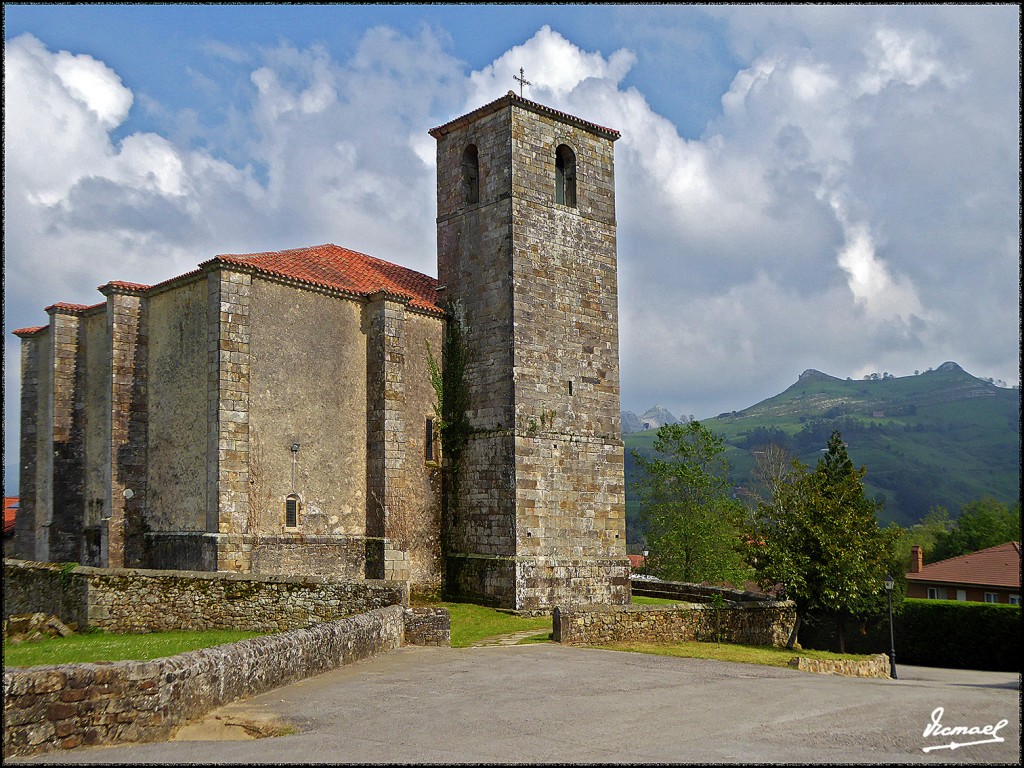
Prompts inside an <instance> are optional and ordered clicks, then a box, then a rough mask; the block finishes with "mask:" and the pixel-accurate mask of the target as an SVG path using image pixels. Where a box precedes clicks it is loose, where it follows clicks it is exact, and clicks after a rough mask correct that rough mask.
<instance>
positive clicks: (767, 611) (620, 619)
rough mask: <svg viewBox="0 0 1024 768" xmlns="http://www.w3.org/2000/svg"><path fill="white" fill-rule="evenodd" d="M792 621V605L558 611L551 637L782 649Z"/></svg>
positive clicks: (589, 641)
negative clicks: (725, 644)
mask: <svg viewBox="0 0 1024 768" xmlns="http://www.w3.org/2000/svg"><path fill="white" fill-rule="evenodd" d="M795 621H796V607H795V606H794V605H793V603H791V602H788V601H786V602H781V601H780V602H758V603H748V604H737V605H731V606H728V607H724V608H715V607H714V606H712V605H700V604H680V605H676V606H673V605H666V606H651V605H621V606H580V607H577V608H573V607H569V608H564V607H558V608H556V609H555V611H554V615H553V618H552V631H553V633H554V639H555V641H556V642H559V643H567V644H570V645H584V644H585V645H606V644H608V643H619V642H650V643H667V642H683V641H688V640H699V641H705V642H707V641H719V642H726V643H742V644H744V645H771V646H776V647H783V646H785V645H786V642H787V641H788V640H789V634H790V631H791V630H792V628H793V623H794V622H795Z"/></svg>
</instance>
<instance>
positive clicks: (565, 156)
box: [555, 144, 576, 208]
mask: <svg viewBox="0 0 1024 768" xmlns="http://www.w3.org/2000/svg"><path fill="white" fill-rule="evenodd" d="M555 202H556V203H558V204H559V205H567V206H569V207H570V208H575V207H576V153H575V152H573V151H572V149H571V148H570V147H569V146H568V145H566V144H559V146H558V149H556V150H555Z"/></svg>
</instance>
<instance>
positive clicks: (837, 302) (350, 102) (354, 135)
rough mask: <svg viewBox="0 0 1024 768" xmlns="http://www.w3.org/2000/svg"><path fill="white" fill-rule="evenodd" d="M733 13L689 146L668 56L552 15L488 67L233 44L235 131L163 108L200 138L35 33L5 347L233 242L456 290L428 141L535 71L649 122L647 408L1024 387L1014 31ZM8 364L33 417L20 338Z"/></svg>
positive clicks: (623, 225) (632, 122)
mask: <svg viewBox="0 0 1024 768" xmlns="http://www.w3.org/2000/svg"><path fill="white" fill-rule="evenodd" d="M709 12H710V13H713V14H716V15H721V16H722V17H723V28H724V29H725V34H726V35H727V38H728V40H729V41H730V43H731V44H734V46H735V50H737V51H740V52H741V53H742V55H743V56H744V58H743V62H744V63H743V64H742V65H741V66H740V67H739V68H738V70H737V71H736V72H735V76H734V78H733V80H732V83H731V84H730V86H729V88H728V89H727V90H725V92H723V93H721V94H720V98H721V110H720V113H719V114H718V115H717V116H716V118H715V119H714V120H713V121H711V122H710V123H709V124H708V125H707V127H706V129H705V131H704V132H703V134H701V135H700V136H699V137H688V138H684V137H683V136H681V135H680V132H679V130H677V128H676V126H675V125H674V124H673V123H672V122H671V121H669V120H668V119H666V118H665V117H664V116H662V115H660V114H658V113H657V112H655V111H654V110H653V109H652V107H651V105H650V102H649V101H648V99H647V97H646V95H645V94H644V93H643V92H642V91H641V90H639V89H638V88H637V87H636V86H634V85H626V83H628V82H629V78H630V76H631V72H632V68H633V67H634V66H635V64H636V62H637V61H638V55H642V50H641V49H635V50H631V49H630V47H629V46H628V45H626V44H624V45H622V46H619V47H618V48H617V49H616V50H614V51H612V52H611V53H608V54H604V53H601V52H599V51H588V50H585V49H583V48H581V47H580V46H578V45H576V44H574V43H573V42H572V41H571V40H570V39H569V38H567V37H566V34H570V33H569V32H567V31H565V30H563V31H562V32H559V31H556V30H553V29H551V28H550V27H547V26H545V27H542V28H541V29H539V30H538V31H537V33H536V34H534V35H533V36H532V37H530V39H528V40H526V41H524V42H523V43H522V44H520V45H517V46H514V47H512V48H510V49H509V50H507V51H505V52H496V53H497V54H498V55H496V58H495V59H494V60H493V61H492V62H491V63H489V64H488V65H486V66H484V67H481V68H480V69H479V70H478V71H476V72H471V73H468V74H467V73H466V72H465V71H464V68H463V65H462V64H461V63H460V62H459V61H458V60H457V59H455V57H454V56H453V55H452V54H451V53H449V51H448V41H447V39H446V38H445V35H444V33H443V32H438V31H434V30H430V29H424V30H423V31H422V32H420V33H419V34H418V35H416V36H414V37H408V36H405V35H402V34H400V33H398V32H396V31H395V30H392V29H388V28H386V27H380V28H376V29H371V30H368V31H367V32H366V33H365V34H364V36H363V38H362V40H361V41H360V43H359V46H358V47H357V49H356V50H355V51H352V52H351V54H350V55H349V54H348V53H345V54H339V53H337V52H332V51H327V50H326V49H324V48H319V47H315V46H314V47H311V48H308V49H299V48H295V47H294V46H290V45H288V44H282V45H279V46H277V47H275V48H272V49H266V50H259V49H250V48H246V49H244V50H243V49H240V48H238V47H230V48H229V47H227V46H221V45H219V44H217V43H211V44H210V45H209V46H208V50H209V51H210V54H211V56H213V57H215V63H216V65H217V66H216V67H214V69H215V70H216V71H217V72H221V71H222V69H221V68H222V67H224V66H227V65H228V64H229V63H230V64H231V65H233V66H235V67H236V68H237V71H238V73H239V80H238V82H234V83H217V82H216V80H215V79H214V78H212V77H210V76H209V75H208V71H207V70H205V69H204V61H203V60H197V61H195V62H190V72H189V73H188V76H189V77H190V78H191V80H192V81H193V82H202V83H205V84H206V92H207V93H213V92H214V91H216V90H217V89H218V88H220V91H219V93H221V94H222V95H223V96H224V98H230V101H229V102H228V103H227V104H226V105H225V108H224V113H223V115H224V117H223V120H224V123H223V124H222V125H201V122H200V121H199V120H197V119H196V116H195V115H194V114H190V113H189V112H188V110H186V111H185V112H183V113H182V114H180V115H170V114H164V115H163V119H164V121H165V123H167V124H168V125H173V126H174V131H172V130H170V129H168V130H167V131H160V132H151V133H128V134H127V135H124V134H125V131H124V121H125V120H126V118H127V117H128V115H129V113H130V110H131V109H132V105H133V103H134V98H133V94H132V93H131V91H130V90H129V89H127V88H126V87H125V86H124V84H123V83H122V81H121V79H120V78H119V77H118V74H117V73H115V72H114V71H113V70H112V69H111V68H110V67H108V66H107V65H105V64H103V63H102V62H99V61H97V60H95V59H93V58H90V57H88V56H81V55H74V54H73V53H68V52H53V51H50V50H47V48H46V47H45V46H44V45H43V44H42V43H41V42H40V41H39V40H37V39H35V38H33V37H31V36H28V35H23V36H21V37H18V38H15V39H13V40H8V41H7V42H6V50H5V54H6V55H5V60H4V66H5V93H4V99H5V104H4V107H5V118H6V125H5V142H4V159H5V167H4V181H5V206H6V221H7V222H8V226H7V229H6V231H5V242H4V254H5V262H4V269H5V276H6V286H5V287H6V297H5V298H6V304H5V325H6V327H7V330H8V331H9V330H10V329H11V328H13V327H17V326H19V325H32V324H36V323H41V322H43V321H45V315H43V314H42V308H43V307H44V306H46V305H47V304H50V303H53V302H54V301H61V300H63V301H80V302H95V301H97V300H98V299H99V298H100V297H99V294H97V293H96V292H95V287H96V286H97V285H100V284H101V283H104V282H106V281H108V280H111V279H123V280H132V281H138V282H154V281H157V280H162V279H166V278H168V277H171V276H173V275H175V274H179V273H181V272H184V271H186V270H189V269H192V268H194V266H195V265H196V264H197V263H199V262H200V261H203V260H205V259H207V258H209V257H210V256H212V255H214V254H216V253H225V252H244V251H254V250H267V249H274V248H288V247H296V246H300V245H305V244H314V243H319V242H327V241H333V242H337V243H339V244H341V245H345V246H348V247H351V248H355V249H357V250H361V251H365V252H368V253H372V254H374V255H376V256H380V257H381V258H385V259H390V260H394V261H397V262H400V263H403V264H406V265H408V266H411V267H413V268H416V269H420V270H422V271H425V272H429V273H433V272H434V269H435V266H434V260H435V242H436V240H435V233H434V227H435V224H434V199H435V195H434V170H433V165H434V154H435V145H434V142H433V140H432V139H431V138H430V137H429V136H428V135H427V130H428V129H429V128H431V127H433V126H435V125H438V124H440V123H442V122H445V121H447V120H449V119H451V118H452V117H454V116H456V115H457V114H460V113H462V112H464V111H467V110H469V109H473V108H475V107H477V106H480V105H481V104H483V103H486V102H488V101H490V100H493V99H494V98H497V97H499V96H501V95H502V94H504V93H506V92H507V91H509V90H513V89H515V90H516V91H518V86H517V85H516V83H515V81H514V80H513V79H512V76H513V75H517V74H518V73H519V68H520V67H522V68H523V69H524V71H525V73H526V77H527V78H528V79H529V80H530V81H531V82H532V83H533V85H531V86H528V87H527V88H526V89H525V92H524V95H525V96H526V97H527V98H531V99H534V100H537V101H541V102H542V103H545V104H548V105H550V106H552V107H554V108H556V109H561V110H564V111H566V112H570V113H572V114H577V115H580V116H581V117H583V118H584V119H587V120H591V121H593V122H596V123H599V124H601V125H606V126H608V127H610V128H614V129H617V130H619V131H621V133H622V138H621V139H620V140H619V141H618V142H616V145H615V146H616V177H617V178H616V192H617V218H618V224H619V259H620V297H619V307H620V316H621V323H622V325H621V329H620V339H621V345H620V346H621V353H622V380H623V404H624V406H625V407H627V408H634V409H645V408H647V407H649V406H650V405H651V404H653V403H655V402H663V403H665V404H666V405H667V406H668V407H669V408H670V409H672V410H674V411H675V412H677V413H678V412H684V413H694V414H696V415H697V416H698V417H701V416H708V415H713V414H714V413H717V412H719V411H721V410H731V409H733V408H737V409H738V408H741V407H744V406H746V405H749V404H751V403H752V402H754V401H756V400H757V399H760V398H761V397H765V396H768V395H770V394H773V393H774V392H776V391H779V390H780V389H782V388H783V387H785V386H788V385H789V384H791V383H792V381H793V380H794V379H795V377H796V375H798V374H799V372H800V371H801V370H803V369H804V368H812V367H813V368H818V369H820V370H824V371H826V372H828V373H832V374H833V375H838V376H846V375H852V374H853V373H854V372H856V371H860V370H862V367H863V366H864V365H865V361H870V364H871V365H872V366H874V368H873V370H889V371H891V372H893V373H896V374H897V375H901V374H905V373H910V372H912V370H913V369H914V368H919V369H922V370H923V369H925V368H927V367H929V366H935V365H938V364H939V363H941V362H943V361H944V360H946V359H954V360H957V362H959V363H961V365H963V366H964V367H965V368H967V370H969V371H971V372H972V373H976V374H977V375H983V376H984V375H989V376H995V377H997V378H1002V379H1009V378H1010V377H1011V375H1012V371H1013V370H1015V366H1016V362H1017V349H1018V348H1019V335H1018V332H1017V330H1016V329H1017V328H1018V325H1019V323H1018V322H1017V321H1018V317H1017V306H1018V303H1017V302H1018V299H1019V293H1018V291H1017V287H1016V286H1017V284H1016V281H1015V280H1014V277H1015V276H1016V275H1017V274H1018V271H1019V236H1018V231H1019V216H1018V205H1019V190H1018V186H1017V174H1016V169H1017V168H1018V167H1019V148H1018V145H1017V136H1018V121H1017V117H1018V113H1019V104H1018V94H1017V82H1016V78H1014V77H1011V76H1010V75H1012V74H1013V73H1016V72H1017V71H1018V69H1019V67H1018V66H1017V65H1018V63H1019V52H1018V50H1017V46H1016V44H1008V43H1007V42H1006V40H1004V38H1006V37H1007V36H1009V37H1014V35H1015V33H1014V30H1015V29H1016V27H1015V26H1014V27H1013V29H1010V30H1009V31H1008V32H1007V31H1006V30H1007V29H1008V26H1007V25H1006V23H1005V19H1004V18H1003V16H1002V15H999V14H994V13H992V12H990V11H987V10H986V11H981V10H979V11H978V13H977V14H972V15H969V16H964V15H962V14H959V13H954V12H953V11H952V10H950V9H937V10H934V11H932V10H928V9H925V10H922V11H914V10H911V9H895V10H893V9H889V8H887V7H878V8H863V9H851V8H839V9H837V10H836V11H835V12H832V11H828V12H826V11H825V10H824V9H817V10H816V11H815V12H813V13H812V12H806V13H805V12H802V11H800V10H799V9H797V8H795V7H757V8H743V9H740V8H737V9H731V8H727V7H718V8H714V9H711V10H710V11H709ZM979 19H981V20H979ZM986 20H987V21H986ZM769 22H771V23H769ZM772 30H774V31H772ZM665 34H666V35H667V34H670V30H665ZM1014 39H1015V38H1014ZM1010 42H1011V43H1013V41H1010ZM993 52H995V53H993ZM1015 56H1016V57H1017V58H1013V57H1015ZM1011 59H1013V60H1011ZM1011 65H1012V66H1011ZM1003 68H1005V71H1004V69H1003ZM1008 73H1009V74H1008ZM229 95H230V96H229ZM680 98H686V95H685V94H681V95H680ZM136 108H138V107H136ZM151 109H152V113H153V114H154V115H160V114H162V113H161V112H160V110H161V109H162V107H160V105H159V104H155V103H154V104H152V105H151ZM204 119H208V118H205V116H204ZM177 131H180V132H181V135H177V133H176V132H177ZM200 132H201V133H200ZM115 136H123V138H121V139H120V140H117V139H115V138H114V137H115ZM197 137H198V138H199V139H202V140H200V141H190V139H193V138H197ZM196 147H209V149H197V148H196ZM15 221H16V222H17V223H18V225H17V226H16V227H15V226H11V225H10V223H11V222H15ZM41 275H45V276H46V279H45V280H41V279H40V276H41ZM5 357H6V361H7V381H6V382H5V383H6V385H7V393H8V395H7V397H6V398H5V408H6V410H7V416H8V424H11V423H12V422H11V418H12V414H16V413H17V401H16V397H15V395H16V392H17V383H16V380H15V379H14V378H12V377H13V376H15V375H16V373H17V367H18V366H17V340H16V339H13V338H8V339H7V340H6V343H5ZM12 392H13V393H15V394H14V395H11V394H10V393H12ZM11 450H12V444H11V443H10V442H8V451H11ZM13 450H14V451H15V454H16V447H15V448H13Z"/></svg>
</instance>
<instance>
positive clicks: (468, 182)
mask: <svg viewBox="0 0 1024 768" xmlns="http://www.w3.org/2000/svg"><path fill="white" fill-rule="evenodd" d="M479 201H480V159H479V157H478V156H477V151H476V145H475V144H470V145H469V146H468V147H466V149H465V150H464V151H463V153H462V202H463V203H464V204H465V205H474V204H475V203H478V202H479Z"/></svg>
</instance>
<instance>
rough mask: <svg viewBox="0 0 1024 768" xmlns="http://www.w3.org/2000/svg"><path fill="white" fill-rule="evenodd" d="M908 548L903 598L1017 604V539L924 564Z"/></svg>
mask: <svg viewBox="0 0 1024 768" xmlns="http://www.w3.org/2000/svg"><path fill="white" fill-rule="evenodd" d="M923 561H924V551H923V550H922V549H921V547H919V546H916V545H915V546H914V547H912V548H911V566H910V572H909V573H908V574H906V577H907V597H917V598H925V599H929V600H967V601H971V602H978V603H1008V604H1011V605H1020V542H1019V541H1011V542H1008V543H1006V544H1000V545H998V546H995V547H989V548H988V549H982V550H980V551H978V552H971V553H970V554H967V555H960V556H959V557H951V558H949V559H948V560H939V561H938V562H935V563H928V564H927V565H925V564H924V562H923Z"/></svg>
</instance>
